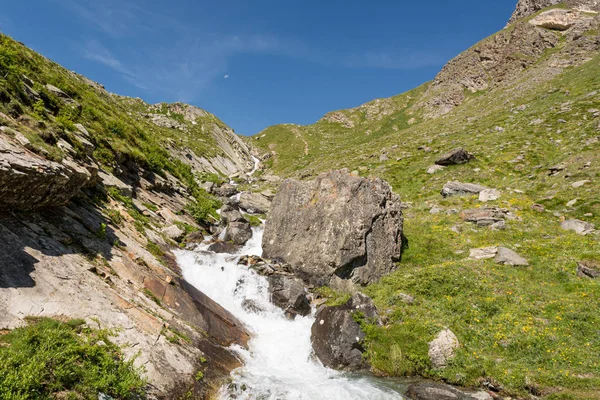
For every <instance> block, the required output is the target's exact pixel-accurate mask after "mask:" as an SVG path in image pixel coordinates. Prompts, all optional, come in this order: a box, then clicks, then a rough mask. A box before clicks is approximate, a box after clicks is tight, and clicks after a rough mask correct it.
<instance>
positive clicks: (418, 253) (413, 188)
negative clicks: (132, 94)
mask: <svg viewBox="0 0 600 400" xmlns="http://www.w3.org/2000/svg"><path fill="white" fill-rule="evenodd" d="M558 46H559V47H561V46H565V43H564V41H561V42H560V43H559V45H558ZM560 50H561V48H557V49H552V50H549V52H551V53H553V54H556V53H557V52H558V51H560ZM550 55H551V54H545V55H541V57H540V59H539V61H538V62H537V63H535V64H533V65H532V66H531V68H532V71H534V69H535V68H538V67H540V66H542V65H543V64H544V63H546V62H547V60H548V57H549V56H550ZM526 73H528V71H526ZM525 76H526V75H523V78H521V79H522V80H517V81H516V82H514V83H512V84H510V85H507V86H501V87H499V88H495V89H489V90H486V91H482V92H478V93H475V94H469V95H467V96H466V99H465V102H464V103H463V104H462V105H460V106H459V107H457V108H456V109H454V110H453V111H452V112H451V113H449V114H447V115H445V116H443V117H440V118H435V119H426V118H423V117H422V116H421V115H420V111H419V108H418V107H412V106H411V105H410V104H416V103H418V102H419V101H420V100H419V98H418V96H420V94H419V93H421V94H422V93H423V89H422V88H420V89H418V90H420V92H417V93H415V92H412V93H411V92H409V93H410V96H411V99H410V100H408V99H406V97H403V96H408V95H409V94H405V95H401V96H398V97H396V98H394V99H395V100H396V101H399V100H400V99H403V98H404V99H406V100H407V101H408V105H407V107H405V108H403V107H401V106H397V107H396V108H395V109H394V111H393V113H392V114H390V115H388V116H385V117H383V118H382V119H371V120H369V119H367V118H366V114H365V112H364V109H363V110H361V109H360V108H359V109H353V110H346V111H343V114H344V115H346V116H347V117H348V118H349V119H351V120H352V121H354V124H355V126H354V127H353V128H346V127H343V126H342V125H340V124H335V123H329V122H324V121H320V122H317V123H316V124H314V125H310V126H292V125H281V126H276V127H272V128H269V129H267V130H265V131H264V132H262V133H260V134H258V135H257V136H255V137H253V138H252V139H251V142H252V143H253V144H254V145H255V146H258V147H260V148H262V149H263V150H264V151H265V152H268V151H269V152H270V151H275V153H276V154H275V156H274V157H272V164H271V165H270V168H271V170H272V171H273V172H275V173H278V174H280V175H282V176H284V177H285V176H295V177H307V176H308V177H310V176H315V175H316V174H318V173H320V172H321V171H326V170H329V169H339V168H342V167H346V168H348V169H349V170H350V171H352V170H358V171H359V173H360V175H362V176H379V177H381V178H384V179H385V180H387V181H388V182H389V183H390V184H391V185H392V187H393V189H394V191H395V192H397V193H398V194H400V196H401V198H402V200H403V201H404V202H406V203H407V204H411V205H412V206H410V207H409V208H407V209H406V210H405V211H404V214H405V229H404V233H405V235H406V236H407V238H408V240H409V247H408V249H407V250H406V251H405V253H404V255H403V259H402V262H401V263H399V264H398V268H397V270H396V272H394V273H392V274H391V275H389V276H387V277H385V278H383V279H382V280H381V281H380V282H379V283H377V284H374V285H372V286H369V287H366V288H364V289H363V290H364V291H366V292H367V294H369V295H371V296H372V297H373V299H374V300H375V302H376V304H377V306H378V307H379V309H380V310H381V312H382V313H383V315H385V316H387V318H388V325H386V326H385V327H377V326H365V330H366V334H367V337H366V340H365V345H366V347H367V357H368V359H369V361H370V362H371V365H372V366H373V369H374V370H375V371H376V372H378V373H380V374H383V375H392V376H403V375H422V376H426V377H431V378H434V379H439V380H444V381H447V382H450V383H453V384H459V385H465V386H472V387H480V386H481V382H482V381H486V380H487V381H490V382H496V383H497V384H499V385H501V386H502V387H503V388H504V389H505V392H504V393H506V394H509V395H513V396H516V397H519V398H522V397H527V396H531V395H537V396H540V397H542V398H545V399H596V398H598V395H597V393H598V388H600V366H599V361H598V360H600V336H599V335H598V332H599V331H600V314H598V312H597V307H596V305H597V304H598V301H599V300H600V282H599V281H594V280H590V279H582V278H578V277H577V276H576V262H577V261H579V260H582V259H589V258H592V259H594V258H595V257H597V255H598V254H600V244H599V242H598V240H597V236H595V235H591V236H585V237H582V236H578V235H576V234H574V233H570V232H565V231H562V230H561V229H560V217H565V218H577V219H583V220H585V221H588V222H591V223H594V224H595V225H596V227H600V201H599V200H598V198H597V193H599V192H600V179H599V178H600V141H597V140H596V139H595V138H596V137H598V136H600V119H599V118H594V117H593V116H592V113H591V112H590V111H589V110H593V109H600V95H599V93H600V57H599V56H597V55H596V56H595V57H594V59H592V60H591V61H589V62H587V63H586V64H584V65H582V66H580V67H577V68H567V69H565V70H564V72H563V73H561V74H559V75H557V76H556V77H554V78H551V79H549V80H547V81H542V82H541V83H537V84H534V85H528V84H527V82H526V81H525ZM521 105H525V107H519V106H521ZM410 118H415V120H414V121H413V124H408V120H409V119H410ZM537 119H541V120H542V121H541V122H540V123H533V122H534V121H536V120H537ZM403 121H404V122H405V123H403ZM394 127H395V128H394ZM496 127H502V128H503V129H504V130H503V131H497V130H496ZM369 131H370V132H371V133H370V134H369V135H366V132H369ZM263 135H264V136H263ZM305 142H306V143H307V144H308V154H306V152H305V151H304V150H305ZM420 146H426V147H429V148H431V150H432V151H431V152H425V151H422V150H418V147H420ZM459 146H463V147H465V148H466V149H467V150H468V151H470V152H472V153H474V154H475V155H476V159H475V160H473V161H472V162H470V163H469V164H465V165H460V166H453V167H449V168H446V169H445V170H443V171H441V172H438V173H436V174H434V175H428V174H427V173H426V170H427V167H428V166H430V165H432V164H433V163H434V161H435V159H436V158H437V157H438V156H439V155H440V154H441V153H442V152H445V151H448V150H450V149H453V148H456V147H459ZM382 153H385V154H387V156H388V160H384V161H380V158H379V156H380V155H381V154H382ZM520 155H523V159H522V160H519V159H518V157H519V156H520ZM515 161H516V162H515ZM559 163H564V164H565V170H564V171H563V172H561V173H560V174H558V175H556V176H550V175H549V173H548V168H549V167H551V166H553V165H556V164H559ZM451 180H456V181H462V182H475V183H480V184H483V185H486V186H488V187H493V188H497V189H499V190H501V192H502V197H501V199H500V200H498V201H496V202H491V204H490V205H492V206H499V207H504V208H508V209H510V210H511V211H512V212H513V213H514V214H516V215H517V217H518V220H515V221H508V222H507V224H508V228H507V229H506V230H504V231H493V230H490V229H488V228H477V227H475V226H474V225H471V224H468V223H463V222H462V221H461V219H460V218H459V216H458V215H457V214H446V213H445V212H442V213H439V214H430V213H429V210H430V208H431V207H432V206H433V205H437V206H439V207H441V208H442V209H443V210H444V211H447V210H452V209H454V210H458V211H460V210H464V209H469V208H475V207H481V206H483V204H482V203H480V202H479V201H478V200H477V199H476V198H475V197H468V196H467V197H457V198H449V199H443V198H442V197H441V196H440V194H439V192H440V190H441V188H442V186H443V185H444V184H445V183H446V182H447V181H451ZM580 180H589V181H590V182H589V183H588V184H587V185H585V186H583V187H580V188H577V189H574V188H573V187H572V186H571V185H572V183H574V182H576V181H580ZM514 190H518V191H520V192H515V191H514ZM575 198H577V199H578V202H577V203H576V204H575V206H573V207H567V203H568V202H569V201H570V200H573V199H575ZM534 203H541V204H544V205H545V207H546V209H547V211H546V212H545V213H537V212H534V211H532V210H531V209H530V206H531V205H532V204H534ZM456 226H459V227H460V228H461V229H462V230H461V232H460V233H456V232H455V231H454V230H453V229H454V228H455V227H456ZM498 245H502V246H505V247H509V248H511V249H513V250H515V251H517V252H518V253H519V254H520V255H522V256H523V257H525V258H526V259H527V260H528V261H529V264H530V266H529V267H510V266H502V265H496V264H494V262H493V261H491V260H487V261H473V260H468V259H467V258H468V254H469V249H471V248H477V247H484V246H498ZM401 294H409V295H411V296H414V298H415V303H414V304H406V303H405V302H403V301H402V296H401ZM324 295H325V296H327V297H332V299H331V300H330V303H331V304H339V302H340V301H341V302H343V301H344V300H345V299H346V298H347V297H344V296H343V295H341V294H337V295H336V294H331V293H325V294H324ZM336 296H337V297H336ZM336 299H337V300H336ZM445 327H448V328H450V329H451V330H452V331H453V332H454V333H455V334H456V335H457V337H458V338H459V341H460V342H461V347H460V349H459V350H458V352H457V356H456V358H455V359H454V360H453V361H452V362H451V364H450V365H449V366H448V367H447V368H446V369H445V370H441V371H440V370H434V369H433V368H432V366H431V364H430V362H429V359H428V355H427V353H428V342H429V341H431V340H432V339H433V338H434V337H435V336H436V335H437V334H438V333H439V331H440V330H442V329H444V328H445Z"/></svg>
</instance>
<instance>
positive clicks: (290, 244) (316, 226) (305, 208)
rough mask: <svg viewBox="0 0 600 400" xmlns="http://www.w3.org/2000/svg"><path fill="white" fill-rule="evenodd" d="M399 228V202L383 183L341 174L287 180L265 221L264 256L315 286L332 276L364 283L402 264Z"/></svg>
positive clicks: (330, 278)
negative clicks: (311, 179)
mask: <svg viewBox="0 0 600 400" xmlns="http://www.w3.org/2000/svg"><path fill="white" fill-rule="evenodd" d="M402 223H403V217H402V210H401V208H400V198H399V197H398V196H397V195H395V194H393V193H392V190H391V188H390V186H389V185H388V184H387V183H386V182H384V181H382V180H381V179H366V178H360V177H357V176H353V175H351V174H349V173H348V172H347V171H345V170H342V171H332V172H328V173H324V174H321V175H319V176H318V177H317V179H315V180H314V181H311V182H300V181H297V180H294V179H287V180H285V181H284V182H283V183H282V184H281V186H280V187H279V190H278V192H277V195H276V196H275V198H274V200H273V206H272V211H271V213H270V214H269V218H268V219H267V222H266V226H265V232H264V236H263V256H264V257H266V258H271V259H281V260H283V261H284V262H286V263H288V264H289V265H290V266H291V268H292V269H293V270H294V272H295V273H296V274H297V275H298V276H299V277H301V278H302V279H304V280H306V281H308V282H310V283H311V284H313V285H324V284H329V283H331V281H332V278H333V277H336V278H337V279H341V280H350V281H352V282H355V283H359V284H368V283H371V282H374V281H376V280H377V279H378V278H380V277H381V276H383V275H385V274H387V273H389V272H390V271H391V270H392V269H393V268H394V263H395V262H396V261H399V260H400V256H401V253H402Z"/></svg>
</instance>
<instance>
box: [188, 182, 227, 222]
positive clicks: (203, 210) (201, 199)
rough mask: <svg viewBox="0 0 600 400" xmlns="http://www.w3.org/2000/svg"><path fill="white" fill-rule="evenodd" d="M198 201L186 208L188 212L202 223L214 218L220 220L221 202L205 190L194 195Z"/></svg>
mask: <svg viewBox="0 0 600 400" xmlns="http://www.w3.org/2000/svg"><path fill="white" fill-rule="evenodd" d="M194 197H195V198H196V201H195V202H193V203H190V204H188V205H187V207H186V211H187V212H188V213H190V215H191V216H192V217H193V218H194V219H195V220H196V221H198V223H202V222H204V221H206V220H207V219H208V217H209V216H212V217H213V218H215V219H218V218H219V215H218V214H217V210H218V209H219V208H220V207H221V202H220V201H219V200H217V199H216V198H215V197H213V196H211V195H209V194H208V193H207V192H206V191H205V190H202V189H197V190H196V191H195V193H194Z"/></svg>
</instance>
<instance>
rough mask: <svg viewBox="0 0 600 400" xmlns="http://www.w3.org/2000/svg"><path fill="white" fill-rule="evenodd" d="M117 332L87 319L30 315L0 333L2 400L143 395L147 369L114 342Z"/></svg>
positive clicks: (134, 396)
mask: <svg viewBox="0 0 600 400" xmlns="http://www.w3.org/2000/svg"><path fill="white" fill-rule="evenodd" d="M111 336H113V332H111V331H110V330H106V329H92V328H89V327H86V326H85V321H83V320H71V321H67V322H60V321H57V320H53V319H49V318H40V319H31V320H30V325H28V326H26V327H23V328H17V329H14V330H12V331H10V332H8V333H4V334H2V335H1V336H0V393H2V398H3V399H14V400H26V399H56V398H61V399H97V398H98V394H99V393H104V394H105V395H107V396H111V397H112V398H114V399H133V398H140V397H141V396H143V395H144V392H145V386H146V381H145V380H144V378H142V373H143V371H142V370H141V369H140V368H136V367H134V365H133V360H127V359H126V358H125V356H124V355H123V353H122V350H121V348H120V347H119V346H117V345H115V344H114V343H113V342H111V340H110V338H111Z"/></svg>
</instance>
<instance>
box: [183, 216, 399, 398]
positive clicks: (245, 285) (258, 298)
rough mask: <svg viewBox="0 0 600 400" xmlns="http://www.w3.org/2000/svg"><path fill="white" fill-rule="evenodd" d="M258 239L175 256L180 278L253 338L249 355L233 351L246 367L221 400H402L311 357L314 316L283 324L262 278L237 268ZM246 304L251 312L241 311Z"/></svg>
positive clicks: (258, 233)
mask: <svg viewBox="0 0 600 400" xmlns="http://www.w3.org/2000/svg"><path fill="white" fill-rule="evenodd" d="M262 233H263V229H262V227H258V228H253V236H252V239H250V241H248V243H247V244H246V245H245V246H244V248H243V249H241V250H240V252H239V254H238V255H231V254H216V253H213V252H209V251H208V250H207V248H208V245H206V244H202V245H199V246H198V247H197V248H196V249H195V250H194V251H184V250H180V251H177V252H176V256H177V260H178V262H179V265H180V267H181V269H182V271H183V276H184V278H185V279H186V280H187V281H188V282H190V283H191V284H193V285H194V286H195V287H196V288H198V289H199V290H201V291H202V292H204V293H205V294H206V295H208V296H209V297H210V298H212V299H213V300H214V301H216V302H217V303H219V304H220V305H221V306H223V307H224V308H225V309H227V310H228V311H230V312H231V313H232V314H233V315H235V316H236V317H237V318H238V319H239V320H240V321H242V322H243V323H244V324H245V325H246V326H247V327H248V330H249V331H250V333H251V335H252V338H251V340H250V342H249V349H247V350H246V349H242V348H239V346H238V347H236V348H234V350H235V351H236V352H237V353H238V354H239V356H240V358H241V359H242V360H243V361H244V365H243V366H242V367H240V368H238V369H237V370H235V371H233V373H232V378H233V383H232V384H230V385H228V386H224V387H223V388H221V390H220V392H219V398H220V399H230V398H235V399H248V400H250V399H261V400H269V399H270V400H275V399H277V400H292V399H294V400H296V399H297V400H300V399H302V400H319V399H322V400H336V399H340V400H342V399H343V400H353V399H356V400H359V399H360V400H363V399H368V400H378V399H380V400H384V399H385V400H387V399H402V396H401V395H400V394H399V393H398V392H396V391H394V390H392V389H390V388H389V387H388V386H386V385H385V384H384V383H382V382H381V381H379V380H377V379H370V378H368V377H364V376H363V377H360V376H356V375H348V374H344V373H342V372H338V371H334V370H332V369H329V368H326V367H324V366H323V365H322V364H321V363H320V362H319V361H318V360H316V359H315V358H314V357H313V356H312V346H311V342H310V330H311V326H312V324H313V322H314V320H315V316H314V310H313V313H312V314H311V315H309V316H306V317H300V316H298V317H296V319H294V320H289V319H287V318H286V317H285V316H284V313H283V310H281V309H280V308H278V307H276V306H275V305H273V304H272V303H271V301H270V299H269V291H268V282H267V280H266V278H265V277H263V276H260V275H258V274H257V273H256V272H254V271H253V270H251V269H249V268H248V267H245V266H241V265H237V261H238V260H239V257H240V256H241V255H258V256H260V255H261V253H262V248H261V241H262ZM245 300H246V304H248V302H249V301H250V302H251V303H252V305H253V310H250V309H249V308H248V307H244V306H243V304H244V301H245ZM257 310H258V311H257Z"/></svg>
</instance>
